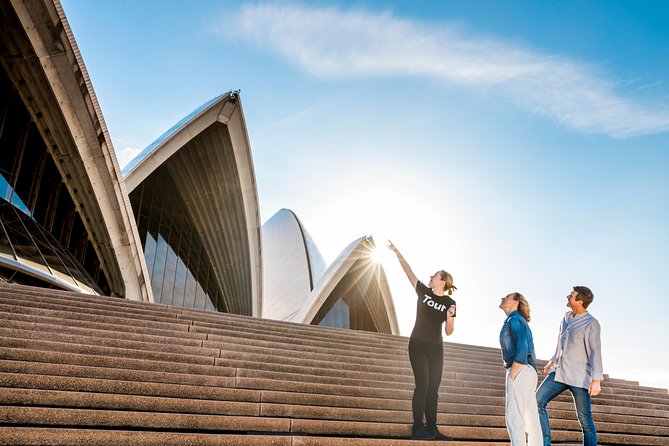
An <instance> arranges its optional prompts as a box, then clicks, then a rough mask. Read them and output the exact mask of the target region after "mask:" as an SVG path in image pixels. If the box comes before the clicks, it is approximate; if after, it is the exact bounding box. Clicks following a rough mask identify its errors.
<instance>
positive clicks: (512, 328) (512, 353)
mask: <svg viewBox="0 0 669 446" xmlns="http://www.w3.org/2000/svg"><path fill="white" fill-rule="evenodd" d="M499 344H500V345H501V346H502V357H503V358H504V367H505V368H507V369H508V368H510V367H511V365H512V364H513V362H514V361H516V362H518V363H520V364H529V365H531V366H532V367H534V368H535V369H536V368H537V357H536V355H535V354H534V340H533V339H532V330H530V326H529V325H527V321H526V320H525V318H524V317H522V316H521V315H520V313H518V311H514V312H513V313H511V314H510V315H509V316H508V317H507V318H506V320H505V321H504V325H503V326H502V331H501V332H500V333H499Z"/></svg>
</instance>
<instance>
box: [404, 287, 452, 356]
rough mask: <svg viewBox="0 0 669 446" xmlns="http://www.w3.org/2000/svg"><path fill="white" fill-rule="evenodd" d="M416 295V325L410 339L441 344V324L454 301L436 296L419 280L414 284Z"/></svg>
mask: <svg viewBox="0 0 669 446" xmlns="http://www.w3.org/2000/svg"><path fill="white" fill-rule="evenodd" d="M416 295H417V296H418V299H417V301H416V305H417V308H416V324H415V325H414V326H413V331H412V332H411V338H412V339H419V340H421V341H425V342H433V343H442V342H443V338H442V337H441V326H442V325H441V324H442V323H443V322H444V321H445V320H446V315H447V312H448V309H449V308H450V307H451V305H455V301H454V300H453V299H451V298H450V297H449V296H437V295H436V294H434V292H433V291H432V290H431V289H430V288H428V287H426V286H425V285H424V284H423V282H421V281H420V280H419V281H418V282H417V283H416ZM453 316H455V315H453Z"/></svg>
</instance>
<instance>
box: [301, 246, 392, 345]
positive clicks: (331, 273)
mask: <svg viewBox="0 0 669 446" xmlns="http://www.w3.org/2000/svg"><path fill="white" fill-rule="evenodd" d="M374 249H375V244H374V239H373V238H372V237H371V236H364V237H360V238H359V239H357V240H355V241H353V242H352V243H351V244H349V245H348V246H347V247H346V248H345V249H344V250H343V251H342V252H341V253H340V254H339V256H338V257H337V259H336V260H335V261H334V262H332V265H330V267H329V268H328V269H327V271H325V273H324V274H323V276H322V277H321V279H320V281H319V282H318V284H317V285H316V286H315V287H314V289H313V291H312V292H311V294H310V296H309V298H308V299H307V302H305V303H306V305H304V306H303V307H302V309H301V310H300V312H299V313H298V314H297V315H296V317H295V318H294V320H295V321H298V322H302V323H305V324H311V323H313V322H314V318H315V317H316V314H317V313H318V311H319V310H320V308H321V307H322V306H323V305H324V304H325V302H326V301H327V299H328V297H329V296H330V294H332V292H333V290H334V289H335V288H336V286H337V285H338V284H339V283H340V282H341V281H342V280H343V279H344V278H345V277H346V276H347V275H351V276H352V277H351V278H352V280H353V281H354V282H355V281H358V280H364V281H368V282H370V283H372V284H374V286H375V288H376V290H377V291H378V293H379V295H380V298H381V302H380V305H373V304H370V305H369V307H368V309H369V311H370V313H371V315H372V317H373V318H374V319H375V320H376V321H378V322H379V325H384V326H387V327H389V329H390V333H392V334H399V325H398V323H397V314H396V312H395V304H394V303H393V299H392V294H391V293H390V287H389V285H388V279H387V278H386V274H385V271H384V270H383V266H382V265H381V264H380V263H379V262H377V261H375V260H374V258H373V256H372V253H373V251H374Z"/></svg>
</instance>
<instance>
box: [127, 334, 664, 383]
mask: <svg viewBox="0 0 669 446" xmlns="http://www.w3.org/2000/svg"><path fill="white" fill-rule="evenodd" d="M117 327H118V325H117ZM177 333H178V332H177ZM144 339H145V340H148V339H147V338H144ZM156 339H157V338H156ZM228 339H229V338H228ZM186 341H187V340H186ZM183 343H188V342H183ZM191 344H192V343H191ZM496 362H497V361H496ZM405 373H408V370H406V369H405ZM630 389H633V390H634V391H635V392H638V391H639V390H642V389H638V388H637V389H634V387H633V385H632V386H630ZM648 389H649V390H648V391H649V392H650V393H658V394H661V395H667V393H666V389H653V388H648ZM606 391H607V386H605V387H604V392H606ZM643 391H646V389H643ZM627 393H628V394H631V393H630V392H627Z"/></svg>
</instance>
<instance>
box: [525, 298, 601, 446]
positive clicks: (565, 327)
mask: <svg viewBox="0 0 669 446" xmlns="http://www.w3.org/2000/svg"><path fill="white" fill-rule="evenodd" d="M593 299H594V296H593V295H592V291H590V289H589V288H587V287H584V286H575V287H574V290H573V291H572V292H571V293H570V294H569V295H568V296H567V306H568V307H569V309H570V310H571V311H568V312H567V314H565V316H564V318H563V319H562V323H561V324H560V336H559V338H558V343H557V347H556V349H555V354H554V355H553V357H552V358H551V360H550V361H548V364H546V366H545V367H544V373H545V374H546V375H547V376H546V378H545V379H544V381H543V382H542V383H541V385H540V386H539V388H538V389H537V406H538V408H539V421H540V422H541V430H542V433H543V435H544V446H549V445H550V444H551V428H550V424H549V422H548V411H547V410H546V405H547V404H548V403H549V402H551V401H552V400H553V399H554V398H555V397H557V396H558V395H559V394H561V393H562V392H564V391H565V390H569V392H571V394H572V396H573V397H574V404H575V405H576V414H577V415H578V421H579V422H580V423H581V429H582V431H583V444H584V446H597V430H596V429H595V423H594V422H593V421H592V412H591V410H590V397H591V396H597V395H599V393H600V392H601V390H602V388H601V382H602V380H603V379H604V374H603V369H602V343H601V337H600V327H599V322H597V319H595V318H594V317H592V316H591V315H590V313H588V311H587V308H588V305H590V303H591V302H592V300H593Z"/></svg>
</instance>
